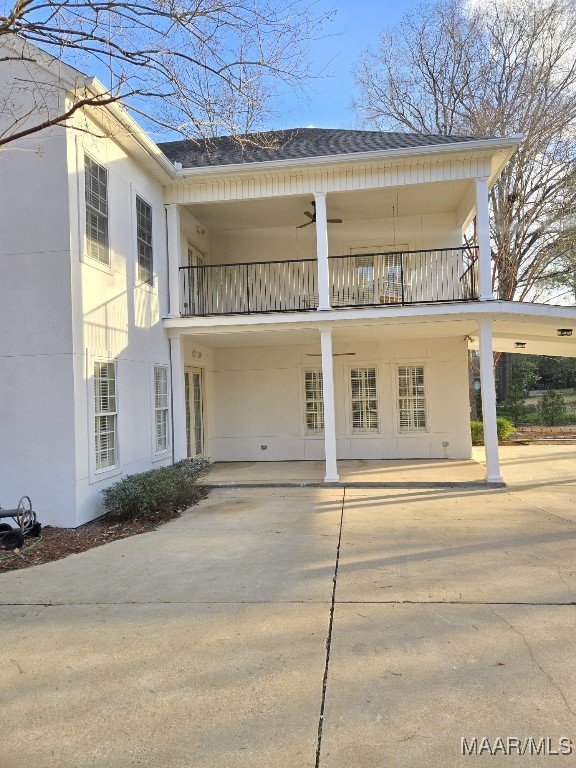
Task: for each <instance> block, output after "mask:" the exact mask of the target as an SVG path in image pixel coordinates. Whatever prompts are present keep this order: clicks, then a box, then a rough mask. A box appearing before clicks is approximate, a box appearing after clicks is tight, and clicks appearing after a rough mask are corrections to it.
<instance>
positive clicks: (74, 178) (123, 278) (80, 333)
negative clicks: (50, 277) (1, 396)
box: [68, 130, 172, 525]
mask: <svg viewBox="0 0 576 768" xmlns="http://www.w3.org/2000/svg"><path fill="white" fill-rule="evenodd" d="M94 132H95V133H97V130H95V131H94ZM85 153H87V154H88V155H90V157H92V158H93V159H94V160H95V161H96V162H98V163H100V164H101V165H103V166H105V167H106V169H107V171H108V199H109V205H108V207H109V218H108V224H109V243H110V266H109V267H107V266H106V265H102V264H100V263H99V262H98V261H95V260H93V259H91V258H89V257H88V256H86V253H85V247H84V236H85V231H84V230H85V224H84V216H85V208H84V155H85ZM68 165H69V169H70V174H69V180H70V219H71V222H70V224H71V226H70V239H71V265H72V267H71V269H72V285H73V293H74V297H75V300H74V306H73V329H74V334H73V349H74V377H75V395H76V396H75V402H74V405H75V424H76V433H75V446H76V450H75V457H76V466H77V473H76V480H75V482H76V497H77V499H76V511H75V522H74V524H75V525H79V524H81V523H83V522H85V521H87V520H89V519H91V518H93V517H95V516H97V515H98V514H100V513H101V512H102V511H103V508H102V503H101V491H102V489H103V488H104V487H106V486H107V485H109V484H111V483H113V482H115V481H117V480H118V479H119V478H120V477H121V476H122V475H124V474H130V473H133V472H140V471H144V470H146V469H150V468H151V467H153V466H157V465H160V464H165V463H170V462H171V460H172V454H171V448H170V449H169V450H168V451H167V452H166V453H164V454H161V455H160V456H155V454H154V445H153V437H154V425H153V415H154V412H153V394H154V393H153V378H152V377H153V367H154V364H160V365H168V363H169V349H168V340H167V337H166V334H165V332H164V330H163V328H162V322H161V318H162V315H163V314H166V313H167V311H168V296H167V286H168V280H167V254H166V216H165V209H164V200H163V189H162V186H161V184H159V183H158V182H157V181H155V180H154V179H152V178H151V177H149V176H148V175H147V174H146V173H145V172H144V171H143V170H142V168H141V167H140V166H139V164H138V163H137V162H136V161H135V160H134V159H132V158H131V157H129V156H128V155H127V154H126V153H125V152H124V151H123V150H122V149H121V148H120V146H119V145H118V144H117V143H116V142H114V141H111V140H110V139H100V138H97V137H95V136H91V135H89V134H86V133H72V132H70V133H69V134H68ZM136 195H138V196H140V197H141V198H143V199H144V200H145V201H146V202H147V203H149V204H150V205H151V207H152V218H153V222H152V228H153V271H154V281H153V285H148V284H142V283H138V280H137V271H136V265H137V240H136V215H135V204H136ZM95 359H110V360H116V361H117V393H118V458H119V460H118V464H117V466H116V467H115V468H114V469H112V470H109V471H101V472H97V471H96V470H95V466H94V455H93V451H94V446H93V444H94V434H93V429H94V427H93V423H94V404H93V391H92V386H93V383H92V380H93V365H94V360H95Z"/></svg>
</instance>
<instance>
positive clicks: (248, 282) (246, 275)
mask: <svg viewBox="0 0 576 768" xmlns="http://www.w3.org/2000/svg"><path fill="white" fill-rule="evenodd" d="M245 266H246V269H245V270H244V272H245V273H246V274H245V277H246V312H247V313H248V314H250V278H249V275H248V264H246V265H245Z"/></svg>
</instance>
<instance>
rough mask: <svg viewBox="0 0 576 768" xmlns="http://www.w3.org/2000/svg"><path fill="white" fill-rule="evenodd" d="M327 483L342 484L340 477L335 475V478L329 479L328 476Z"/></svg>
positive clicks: (325, 479) (325, 480)
mask: <svg viewBox="0 0 576 768" xmlns="http://www.w3.org/2000/svg"><path fill="white" fill-rule="evenodd" d="M324 482H325V483H339V482H340V475H334V476H333V477H329V476H328V475H326V477H325V478H324Z"/></svg>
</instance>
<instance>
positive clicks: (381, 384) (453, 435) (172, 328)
mask: <svg viewBox="0 0 576 768" xmlns="http://www.w3.org/2000/svg"><path fill="white" fill-rule="evenodd" d="M322 319H323V321H324V322H318V319H317V316H314V320H312V316H310V315H307V314H304V315H303V314H297V313H294V314H291V313H287V314H285V315H284V316H283V320H282V322H280V323H279V322H278V321H277V319H276V318H273V317H267V316H258V317H255V316H244V317H236V318H234V319H233V320H232V319H227V318H220V319H219V320H220V322H218V324H216V325H215V324H214V322H213V321H212V320H211V319H210V318H199V319H197V321H196V323H195V326H194V328H191V327H190V326H189V325H188V323H187V321H186V320H185V319H184V318H179V319H174V320H172V321H167V322H168V323H169V326H168V327H169V334H170V339H171V360H172V388H173V442H174V455H175V458H176V459H179V458H184V457H185V456H187V455H204V456H207V457H208V458H210V459H211V460H212V461H213V462H214V463H215V468H214V471H213V474H212V477H211V480H210V481H211V482H213V483H215V484H219V483H223V484H235V483H240V484H242V483H244V484H253V483H255V484H264V485H266V484H272V485H274V484H278V485H286V484H291V483H293V484H296V485H298V484H311V485H315V484H321V483H325V484H341V485H352V484H354V483H359V484H361V485H363V484H372V483H374V484H402V485H406V484H409V483H412V482H414V483H425V484H434V483H440V484H441V485H451V484H459V483H465V484H466V483H477V482H482V478H484V482H488V483H490V484H492V485H494V486H498V485H500V484H501V483H502V482H503V478H502V475H501V472H500V466H499V451H498V441H497V431H496V407H495V406H496V403H495V390H494V363H493V352H495V351H512V350H516V349H517V348H518V347H517V344H518V342H521V348H522V351H524V352H525V353H536V354H556V355H564V356H576V347H575V343H576V342H575V341H574V337H571V336H568V335H566V334H567V332H570V331H571V330H572V329H573V328H576V312H575V310H574V309H573V308H565V307H547V306H543V305H530V304H515V303H513V302H491V303H488V302H485V303H484V302H479V303H477V304H468V305H466V304H465V305H454V304H450V305H443V306H436V307H430V306H428V307H423V308H417V307H402V308H395V309H394V310H392V309H391V308H385V307H383V308H378V309H376V308H374V309H364V310H361V309H359V310H348V314H347V316H346V317H343V316H342V315H341V313H340V312H339V311H337V310H332V311H329V312H325V313H322ZM471 347H472V348H474V347H479V348H480V358H481V379H482V400H483V420H484V435H485V447H483V448H482V449H481V454H482V457H483V458H482V461H483V463H484V464H485V469H484V467H481V466H480V465H479V464H478V463H477V462H474V461H471V457H472V455H473V454H472V448H471V441H470V413H469V400H468V372H467V371H468V369H467V365H468V364H467V350H468V349H469V348H471ZM187 377H188V378H187ZM194 408H197V410H198V414H197V417H196V419H191V416H190V414H191V412H192V410H193V409H194ZM192 422H194V423H192ZM193 443H194V445H193ZM475 458H478V456H477V455H475Z"/></svg>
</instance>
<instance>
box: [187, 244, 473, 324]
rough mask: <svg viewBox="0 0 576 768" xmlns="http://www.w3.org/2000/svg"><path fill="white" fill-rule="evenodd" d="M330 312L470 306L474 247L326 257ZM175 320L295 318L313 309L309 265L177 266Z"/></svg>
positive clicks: (313, 267) (313, 277) (314, 273)
mask: <svg viewBox="0 0 576 768" xmlns="http://www.w3.org/2000/svg"><path fill="white" fill-rule="evenodd" d="M328 263H329V290H330V303H331V305H332V306H333V307H366V306H374V305H377V306H379V305H387V304H423V303H431V302H446V301H472V300H475V299H477V298H478V274H477V271H478V261H477V249H476V248H442V249H434V250H423V251H402V252H400V251H399V252H397V253H366V254H361V255H354V256H331V257H330V258H329V260H328ZM180 274H181V285H182V314H183V315H185V316H190V315H193V316H196V315H200V316H203V315H231V314H252V313H259V312H300V311H306V310H311V309H316V308H317V307H318V270H317V261H316V259H300V260H294V261H263V262H249V263H242V264H210V265H205V266H199V267H181V268H180Z"/></svg>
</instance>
